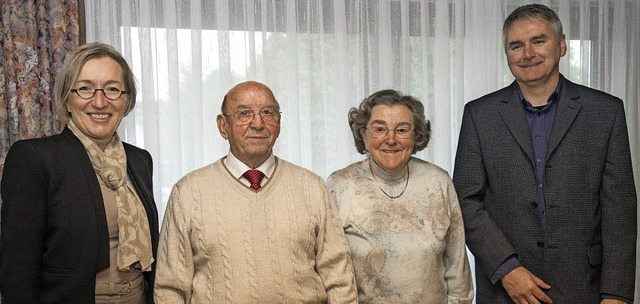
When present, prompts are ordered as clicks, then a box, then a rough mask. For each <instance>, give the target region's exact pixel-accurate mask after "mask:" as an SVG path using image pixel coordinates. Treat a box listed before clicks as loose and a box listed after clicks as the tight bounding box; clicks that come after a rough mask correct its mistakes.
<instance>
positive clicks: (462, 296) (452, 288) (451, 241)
mask: <svg viewBox="0 0 640 304" xmlns="http://www.w3.org/2000/svg"><path fill="white" fill-rule="evenodd" d="M447 188H448V197H449V200H448V201H449V218H450V223H451V226H450V227H449V231H448V233H447V245H446V248H445V251H444V257H443V259H444V266H445V273H444V278H445V281H446V283H447V303H450V304H453V303H456V304H457V303H471V302H472V300H473V285H472V284H471V271H470V269H469V260H468V258H467V248H466V246H465V243H464V225H463V221H462V213H461V212H460V204H459V203H458V197H457V195H456V191H455V188H454V187H453V183H452V182H451V181H449V183H448V184H447Z"/></svg>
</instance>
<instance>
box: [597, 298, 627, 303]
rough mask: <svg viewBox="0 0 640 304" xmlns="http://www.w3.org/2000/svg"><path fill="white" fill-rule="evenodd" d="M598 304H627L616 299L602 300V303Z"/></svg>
mask: <svg viewBox="0 0 640 304" xmlns="http://www.w3.org/2000/svg"><path fill="white" fill-rule="evenodd" d="M600 304H627V302H625V301H620V300H616V299H602V302H600Z"/></svg>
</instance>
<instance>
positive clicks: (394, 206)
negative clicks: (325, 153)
mask: <svg viewBox="0 0 640 304" xmlns="http://www.w3.org/2000/svg"><path fill="white" fill-rule="evenodd" d="M372 173H375V176H374V175H372ZM405 185H406V186H405ZM327 186H328V188H329V191H330V194H331V196H332V198H333V199H334V200H335V202H336V205H337V206H338V211H339V214H340V220H341V223H342V227H343V228H344V231H345V234H346V237H347V241H348V243H349V247H350V248H351V255H352V259H353V265H354V268H355V273H356V281H357V285H358V299H359V301H360V303H429V304H432V303H471V301H472V299H473V286H472V283H471V274H470V270H469V261H468V260H467V253H466V247H465V243H464V242H465V239H464V226H463V222H462V215H461V213H460V206H459V204H458V198H457V196H456V192H455V189H454V187H453V183H452V181H451V178H450V177H449V175H448V174H447V172H446V171H444V170H443V169H441V168H439V167H438V166H436V165H433V164H431V163H429V162H426V161H423V160H420V159H417V158H411V159H410V160H409V162H408V165H407V166H405V168H404V169H403V170H402V172H400V173H398V174H397V175H390V174H387V173H386V172H385V171H384V170H383V169H382V168H380V167H379V166H378V165H377V164H376V163H375V162H373V161H371V159H370V158H367V159H365V160H363V161H360V162H356V163H354V164H351V165H349V166H347V167H346V168H344V169H341V170H338V171H336V172H334V173H333V174H331V176H329V178H328V180H327Z"/></svg>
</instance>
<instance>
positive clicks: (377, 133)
mask: <svg viewBox="0 0 640 304" xmlns="http://www.w3.org/2000/svg"><path fill="white" fill-rule="evenodd" d="M366 129H367V131H369V134H371V136H373V137H375V138H377V139H383V138H386V137H387V136H389V131H393V134H395V135H396V137H397V138H402V139H407V138H411V136H412V134H413V129H411V128H410V127H409V126H400V127H396V128H395V129H393V130H389V128H387V127H385V126H375V125H374V126H371V127H368V128H366Z"/></svg>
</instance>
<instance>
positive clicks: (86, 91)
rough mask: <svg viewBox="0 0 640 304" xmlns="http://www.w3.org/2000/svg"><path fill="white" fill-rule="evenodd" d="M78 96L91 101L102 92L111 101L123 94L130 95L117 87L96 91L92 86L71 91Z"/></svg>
mask: <svg viewBox="0 0 640 304" xmlns="http://www.w3.org/2000/svg"><path fill="white" fill-rule="evenodd" d="M69 91H71V92H73V93H76V94H78V96H80V98H82V99H91V98H93V96H95V95H96V92H97V91H102V95H103V96H104V97H106V98H107V99H109V100H116V99H118V98H120V96H122V94H128V93H129V92H127V91H123V90H120V89H118V88H116V87H106V88H104V89H94V88H92V87H90V86H81V87H79V88H77V89H71V90H69Z"/></svg>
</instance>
